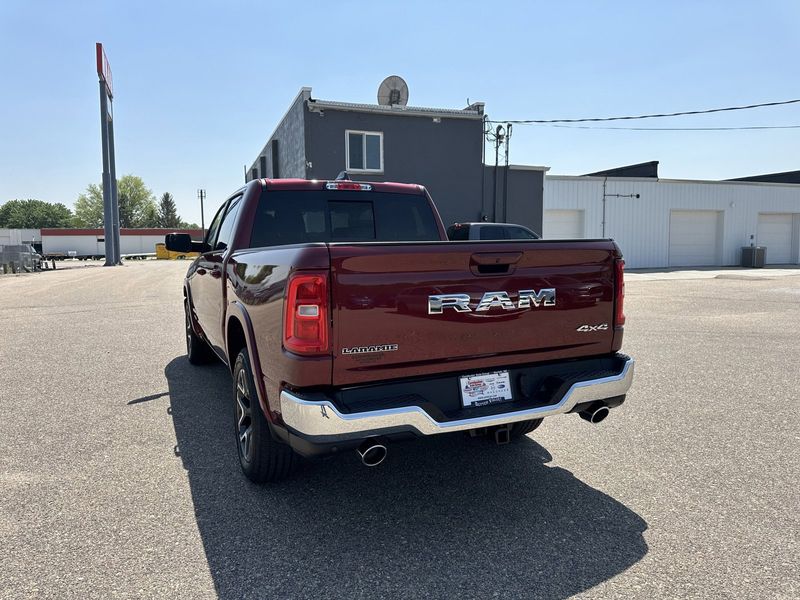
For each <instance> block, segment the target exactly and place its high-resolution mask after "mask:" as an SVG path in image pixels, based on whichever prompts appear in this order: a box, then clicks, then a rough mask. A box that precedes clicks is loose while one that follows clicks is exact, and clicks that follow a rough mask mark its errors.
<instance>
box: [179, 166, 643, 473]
mask: <svg viewBox="0 0 800 600" xmlns="http://www.w3.org/2000/svg"><path fill="white" fill-rule="evenodd" d="M166 245H167V248H168V249H169V250H172V251H176V252H193V251H195V252H200V256H198V257H197V258H196V259H195V260H194V262H192V264H191V265H190V267H189V270H188V273H187V275H186V279H185V282H184V286H183V296H184V306H185V312H186V345H187V352H188V358H189V361H190V362H191V363H193V364H198V363H203V362H207V361H209V360H211V359H213V357H218V358H219V359H220V360H222V361H223V362H224V363H225V364H226V365H228V367H229V368H230V370H231V373H232V377H233V394H232V398H231V412H232V413H233V414H234V415H235V418H234V419H233V422H232V424H231V434H232V435H231V437H232V439H235V440H236V445H237V448H238V454H239V459H240V463H241V467H242V470H243V471H244V474H245V475H246V476H247V477H248V478H250V479H251V480H253V481H256V482H263V481H274V480H277V479H280V478H282V477H284V476H286V475H287V474H288V473H289V472H290V471H291V469H292V465H293V463H294V462H295V459H296V458H297V456H298V455H301V456H306V457H311V456H320V455H324V454H330V453H334V452H342V451H344V450H347V449H356V450H357V451H358V452H359V454H360V455H361V458H362V461H363V462H364V463H365V464H366V465H369V466H374V465H377V464H379V463H380V462H381V461H383V459H384V458H385V456H386V452H387V447H388V446H390V445H391V444H392V443H394V442H396V441H400V440H404V439H408V438H415V437H424V436H429V435H436V434H440V433H447V432H456V431H469V432H473V433H475V432H481V433H487V434H488V435H489V436H491V437H493V438H494V440H495V441H497V442H498V443H505V442H507V441H509V439H511V438H514V437H517V436H521V435H524V434H526V433H529V432H531V431H533V430H534V429H535V428H536V427H537V426H538V425H539V424H540V423H541V422H542V419H543V418H544V417H548V416H551V415H556V414H562V413H578V414H580V415H581V416H582V417H583V418H585V419H586V420H588V421H590V422H595V423H596V422H599V421H601V420H602V419H604V418H605V417H606V415H607V414H608V412H609V409H613V408H614V407H617V406H619V405H620V404H622V402H623V401H624V399H625V394H626V392H627V391H628V388H629V387H630V385H631V381H632V378H633V360H632V359H631V358H629V357H628V356H625V355H624V354H621V353H620V352H619V350H620V347H621V346H622V335H623V324H624V323H625V315H624V313H623V297H624V285H623V266H624V263H623V260H622V256H621V254H620V251H619V248H618V247H617V246H616V244H615V243H614V242H613V241H611V240H559V241H550V240H507V241H471V240H468V241H448V240H447V235H446V232H445V228H444V225H443V224H442V221H441V219H440V217H439V214H438V212H437V210H436V207H435V206H434V204H433V202H432V201H431V198H430V196H429V195H428V193H427V192H426V190H425V189H424V188H423V187H422V186H419V185H411V184H397V183H362V182H355V181H350V180H334V181H306V180H294V179H283V180H280V179H276V180H269V179H260V180H254V181H251V182H249V183H248V184H247V185H246V186H245V187H243V188H242V189H240V190H239V191H237V192H236V193H235V194H233V195H232V196H231V197H230V198H229V199H228V200H226V201H225V203H224V204H223V205H222V207H221V208H220V209H219V211H218V212H217V214H216V216H215V217H214V219H213V221H212V222H211V226H210V227H209V229H208V232H207V234H206V237H205V239H204V240H203V241H192V240H191V239H190V238H189V236H188V235H187V234H170V235H168V236H167V239H166Z"/></svg>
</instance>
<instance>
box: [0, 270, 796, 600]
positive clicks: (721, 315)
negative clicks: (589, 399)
mask: <svg viewBox="0 0 800 600" xmlns="http://www.w3.org/2000/svg"><path fill="white" fill-rule="evenodd" d="M186 267H187V265H186V263H181V262H166V261H165V262H161V261H158V262H156V261H146V262H140V263H130V264H128V265H126V266H124V267H115V268H104V267H101V266H99V265H97V264H87V265H76V268H72V269H59V270H57V271H55V272H45V273H41V274H31V275H21V276H6V277H2V278H0V411H2V412H1V413H0V414H2V417H0V598H29V597H35V598H109V597H123V598H151V597H152V598H155V597H161V598H164V597H167V598H192V599H194V598H213V597H222V598H242V597H253V598H368V599H375V598H401V597H402V598H455V597H458V598H495V597H496V598H567V597H572V596H575V597H579V598H592V599H597V598H648V599H652V598H737V599H741V598H753V599H756V598H757V599H765V598H786V599H789V598H798V597H800V569H799V568H798V565H800V547H799V546H800V510H798V509H800V419H799V418H798V412H800V411H799V410H798V409H800V400H799V398H800V369H799V368H800V342H799V339H800V338H799V337H798V327H800V276H796V275H791V276H782V277H770V276H769V274H765V275H762V276H760V277H757V278H750V279H744V278H737V277H724V278H702V279H688V280H675V279H674V278H671V279H663V280H659V279H658V278H651V279H646V278H640V279H639V280H634V279H635V278H631V280H630V281H629V282H628V285H627V300H626V301H627V314H628V322H627V327H626V333H625V336H626V339H625V345H624V348H623V349H624V350H625V351H626V352H627V353H629V354H631V355H632V356H634V357H635V358H636V360H637V366H636V369H637V371H636V378H635V381H634V387H633V388H632V390H631V392H630V393H629V395H628V400H627V402H626V403H625V404H624V405H623V406H622V407H620V408H619V409H617V410H615V411H612V413H611V415H610V416H609V418H608V419H606V420H605V421H604V422H603V423H602V424H600V425H596V426H593V425H590V424H588V423H586V422H585V421H583V420H581V419H579V418H578V417H577V416H575V415H567V416H559V417H553V418H550V419H547V420H545V422H544V424H543V425H542V426H541V427H540V428H539V429H538V430H537V431H535V432H534V433H533V434H531V435H530V436H528V437H527V438H524V439H522V440H520V441H518V442H515V443H512V444H510V445H507V446H500V447H498V446H494V445H491V444H489V443H488V442H487V441H486V440H484V439H469V438H467V437H466V436H463V435H454V436H439V437H437V438H434V439H430V440H425V441H422V442H415V443H407V444H399V445H397V446H395V447H392V448H390V452H389V457H388V459H387V461H386V462H385V463H384V464H383V465H382V466H381V467H380V468H376V469H367V468H365V467H363V466H361V465H360V463H359V462H358V460H357V457H356V455H355V453H347V454H346V455H342V456H339V457H336V458H334V459H331V460H327V461H324V462H322V463H317V464H309V465H306V466H304V467H303V468H302V469H301V471H300V472H299V473H298V474H297V475H296V476H294V477H293V478H292V479H291V480H290V481H288V482H285V483H282V484H280V485H275V486H271V487H258V486H255V485H252V484H250V483H248V482H247V481H246V480H245V479H244V477H243V476H242V475H241V474H240V472H239V470H238V465H237V460H236V450H235V446H234V437H233V433H232V419H233V407H232V396H231V381H230V377H229V375H228V373H227V371H226V369H225V368H224V367H223V366H221V365H215V366H209V367H193V366H191V365H189V364H188V362H187V360H186V358H185V356H184V341H183V332H182V327H183V315H182V307H181V288H180V285H181V279H182V276H183V273H184V272H185V269H186ZM729 273H730V272H729ZM733 273H734V275H735V273H736V272H735V271H734V272H733Z"/></svg>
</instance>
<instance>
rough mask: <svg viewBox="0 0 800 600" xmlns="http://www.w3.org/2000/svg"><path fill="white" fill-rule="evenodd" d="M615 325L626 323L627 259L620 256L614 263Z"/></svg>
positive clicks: (620, 325)
mask: <svg viewBox="0 0 800 600" xmlns="http://www.w3.org/2000/svg"><path fill="white" fill-rule="evenodd" d="M614 281H615V286H616V287H615V288H614V290H615V298H614V306H615V310H614V326H615V327H622V326H623V325H625V306H624V305H625V261H624V260H622V259H621V258H618V259H617V260H616V262H615V263H614Z"/></svg>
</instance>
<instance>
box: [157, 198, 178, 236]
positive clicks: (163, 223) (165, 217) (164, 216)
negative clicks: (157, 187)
mask: <svg viewBox="0 0 800 600" xmlns="http://www.w3.org/2000/svg"><path fill="white" fill-rule="evenodd" d="M158 221H159V226H160V227H167V228H179V227H180V226H181V218H180V217H179V216H178V207H177V206H175V199H174V198H173V197H172V194H170V193H169V192H164V193H163V194H162V195H161V200H160V201H159V203H158Z"/></svg>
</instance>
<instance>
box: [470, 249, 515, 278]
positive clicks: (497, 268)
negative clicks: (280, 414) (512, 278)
mask: <svg viewBox="0 0 800 600" xmlns="http://www.w3.org/2000/svg"><path fill="white" fill-rule="evenodd" d="M520 258H522V252H480V253H476V254H473V255H472V257H470V261H469V268H470V271H472V273H473V274H475V275H502V274H506V273H511V272H512V271H513V270H514V267H515V265H516V263H517V262H519V259H520Z"/></svg>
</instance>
